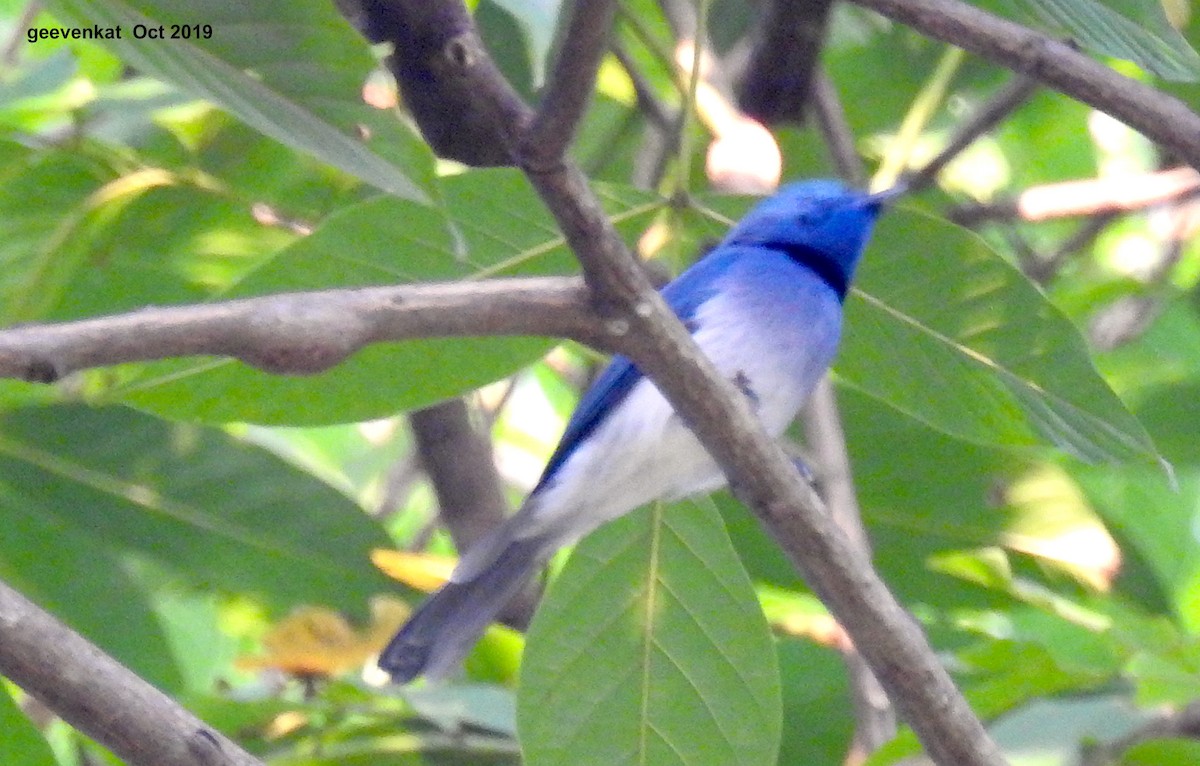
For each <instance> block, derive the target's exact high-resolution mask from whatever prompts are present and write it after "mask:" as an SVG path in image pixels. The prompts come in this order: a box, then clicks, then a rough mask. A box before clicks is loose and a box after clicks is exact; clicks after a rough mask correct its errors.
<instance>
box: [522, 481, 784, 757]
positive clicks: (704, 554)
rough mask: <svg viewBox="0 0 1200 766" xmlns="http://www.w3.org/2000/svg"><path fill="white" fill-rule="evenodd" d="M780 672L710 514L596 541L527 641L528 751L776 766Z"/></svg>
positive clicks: (557, 585)
mask: <svg viewBox="0 0 1200 766" xmlns="http://www.w3.org/2000/svg"><path fill="white" fill-rule="evenodd" d="M779 694H780V690H779V671H778V667H777V665H776V657H775V649H774V646H773V644H772V640H771V636H770V632H769V631H768V629H767V625H766V621H765V619H764V617H763V614H762V611H761V609H760V608H759V606H758V601H757V599H756V597H755V595H754V590H753V588H752V587H751V586H750V582H749V580H748V579H747V577H746V574H745V571H744V570H743V569H742V567H741V564H740V563H739V561H738V559H737V556H736V555H735V554H734V551H733V548H732V547H731V546H730V544H729V538H728V537H727V536H726V534H725V531H724V527H723V526H722V524H721V522H720V518H719V517H718V516H717V514H716V513H715V512H714V511H713V510H712V509H711V507H709V506H707V505H700V504H692V503H681V504H679V505H676V506H673V507H670V508H664V507H663V506H661V505H659V506H654V507H650V508H643V509H641V510H639V511H636V512H634V513H632V514H629V515H627V516H625V517H623V518H621V519H619V520H617V521H615V522H612V523H611V524H608V525H606V526H605V527H603V528H602V529H600V530H598V531H597V532H595V533H593V534H592V535H590V536H589V537H588V538H587V539H586V540H584V542H583V543H581V544H580V545H579V546H578V547H577V548H576V549H575V551H574V553H573V554H572V556H571V558H570V561H569V562H568V563H567V565H566V567H565V568H564V570H563V571H562V573H561V574H560V575H559V576H558V578H557V579H556V580H555V581H554V583H553V585H552V586H551V588H550V590H549V593H548V595H547V597H546V599H545V601H544V602H543V603H542V606H541V608H540V609H539V610H538V614H537V617H536V618H535V619H534V623H533V625H532V626H531V627H530V631H529V641H528V643H527V646H526V650H525V658H524V662H523V664H522V670H521V685H520V687H519V690H518V696H517V725H518V731H519V732H520V737H521V747H522V752H523V753H524V755H525V758H526V760H527V762H528V763H529V764H530V766H547V765H549V764H572V766H583V765H584V764H605V766H614V765H617V764H641V765H645V766H648V765H649V764H694V765H695V766H702V765H703V766H707V764H713V763H720V764H731V765H732V764H745V765H746V766H749V765H750V764H774V763H775V758H776V754H777V751H778V747H779V737H780V697H779Z"/></svg>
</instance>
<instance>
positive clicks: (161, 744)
mask: <svg viewBox="0 0 1200 766" xmlns="http://www.w3.org/2000/svg"><path fill="white" fill-rule="evenodd" d="M0 674H3V675H5V676H7V677H8V678H11V679H12V680H13V681H14V682H15V683H16V684H17V685H18V686H20V687H21V688H22V689H24V690H25V691H27V692H28V693H30V694H32V695H33V696H34V697H36V698H37V699H38V700H40V701H41V702H42V703H43V704H45V705H46V706H48V707H49V708H50V709H51V710H53V711H54V712H55V713H57V714H58V715H60V716H62V718H63V720H65V721H67V722H68V723H70V724H71V725H72V726H75V727H76V728H78V729H79V730H80V731H82V732H84V733H85V734H87V735H88V736H90V737H92V738H93V739H95V740H96V741H97V742H99V743H101V744H102V745H104V746H105V747H107V748H108V749H110V750H112V751H113V753H115V754H116V755H117V756H119V757H120V758H121V759H123V760H124V761H126V762H127V763H130V764H133V766H263V764H262V761H259V760H258V759H257V758H254V757H253V756H251V755H250V754H249V753H247V752H246V751H244V750H242V749H241V748H240V747H238V746H237V745H236V744H235V743H234V742H232V741H230V740H229V739H228V738H226V737H225V736H224V735H222V734H220V733H219V732H217V731H215V730H214V729H212V728H211V727H209V726H208V725H206V724H205V723H204V722H203V721H200V720H199V719H198V718H196V717H195V716H194V715H192V714H191V713H189V712H188V711H186V710H184V709H183V708H182V707H180V706H179V704H178V703H176V702H175V701H174V700H172V699H171V698H170V697H168V696H167V695H165V694H163V693H162V692H160V691H159V690H158V689H155V688H154V687H153V686H151V685H150V684H148V683H146V682H145V681H143V680H142V679H141V678H138V677H137V675H135V674H134V673H133V672H132V671H131V670H129V669H128V668H126V667H125V666H124V665H121V664H120V663H119V662H117V661H116V660H114V659H113V658H112V657H110V656H108V655H107V654H105V653H104V652H102V651H100V650H99V649H97V648H96V647H95V646H93V645H92V644H90V643H88V642H87V641H86V640H85V639H84V638H83V637H82V636H80V635H79V634H78V633H76V632H74V631H73V630H71V629H70V628H68V627H67V626H65V625H63V624H62V623H61V622H59V621H58V620H56V619H54V617H52V616H51V615H49V614H48V613H46V612H44V611H42V610H41V609H39V608H38V607H37V606H36V605H35V604H33V603H32V602H30V601H29V600H28V599H26V598H25V597H24V596H22V595H21V594H20V593H17V592H16V591H15V590H13V589H12V588H10V587H9V586H8V585H6V584H5V583H4V582H2V581H0Z"/></svg>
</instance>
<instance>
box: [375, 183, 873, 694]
mask: <svg viewBox="0 0 1200 766" xmlns="http://www.w3.org/2000/svg"><path fill="white" fill-rule="evenodd" d="M895 193H896V192H895V191H894V190H889V191H887V192H883V193H881V194H875V195H868V194H865V193H863V192H859V191H856V190H853V189H849V188H847V187H846V186H844V185H842V184H841V183H840V182H837V181H807V182H800V183H794V184H789V185H787V186H785V187H783V188H782V189H780V191H779V192H777V193H776V194H775V195H774V196H772V197H770V198H768V199H766V200H763V201H762V202H760V203H759V204H758V205H756V206H755V207H754V208H753V209H752V210H751V211H750V212H749V213H748V214H747V215H746V216H745V217H744V218H743V219H742V220H741V222H739V223H738V224H737V225H736V226H734V227H733V229H731V230H730V232H729V234H728V235H727V236H726V237H725V239H724V240H723V241H722V242H721V243H720V244H719V245H718V246H717V247H716V248H714V249H713V250H712V251H711V252H709V253H708V254H707V255H706V256H704V257H703V258H702V259H700V260H699V261H697V262H696V263H695V264H694V265H693V266H692V267H691V268H689V269H687V270H686V271H684V272H683V274H681V275H680V276H679V277H678V278H676V279H675V280H674V281H672V282H671V283H669V284H668V285H666V287H664V288H663V290H662V296H663V298H664V299H665V300H666V302H667V305H668V306H670V307H671V309H672V310H673V311H674V312H675V314H676V315H677V316H678V317H679V318H680V320H682V321H683V323H684V324H685V326H686V327H687V328H688V329H689V330H690V331H691V333H692V337H693V338H694V339H695V341H696V343H697V344H698V345H699V347H700V348H701V350H703V351H704V353H705V354H706V355H707V356H708V358H709V359H710V360H712V362H713V364H714V365H716V367H717V369H718V370H719V371H720V373H721V374H722V375H724V376H725V377H727V378H728V379H729V380H731V381H733V382H734V384H735V385H736V386H737V387H738V388H739V389H740V390H741V391H742V392H743V393H744V394H745V395H746V397H747V398H748V399H749V401H750V403H751V406H752V408H753V409H754V410H755V412H756V413H757V415H758V417H759V418H760V419H761V421H762V424H763V426H764V427H765V428H766V429H767V431H768V432H769V433H770V434H771V435H772V436H773V437H778V436H779V435H780V434H782V433H783V431H784V429H785V428H787V426H788V424H789V423H790V422H791V421H792V419H793V418H794V417H795V416H796V413H797V412H798V411H799V410H800V408H801V406H803V404H804V402H805V400H807V398H808V397H809V395H810V394H811V393H812V390H813V388H814V387H815V386H816V384H817V382H818V381H819V380H820V379H821V376H822V375H824V374H825V371H826V370H827V369H828V368H829V365H830V363H831V362H832V361H833V357H834V353H835V352H836V350H837V345H838V339H839V337H840V335H841V329H842V301H843V300H844V299H845V297H846V291H847V290H848V289H849V285H850V281H851V279H852V278H853V276H854V269H855V266H856V265H857V264H858V261H859V258H860V256H861V255H862V251H863V248H864V246H865V245H866V242H867V238H868V236H869V235H870V232H871V228H872V226H873V224H874V222H875V219H876V217H877V216H878V215H879V213H880V211H881V210H882V208H883V206H884V205H885V204H886V202H887V201H888V200H890V199H891V197H892V196H893V195H894V194H895ZM724 484H725V477H724V475H723V474H722V472H721V470H720V469H719V468H718V467H717V465H716V463H715V462H714V461H713V459H712V458H711V457H710V456H709V455H708V453H707V451H705V449H704V447H703V446H702V445H701V444H700V442H699V441H698V440H697V439H696V437H695V436H694V435H693V434H692V432H691V431H690V430H689V429H688V428H687V426H686V425H684V423H683V421H682V420H681V419H680V418H679V417H677V416H676V415H675V412H674V411H673V410H672V408H671V405H670V404H668V403H667V401H666V399H665V398H664V397H663V396H662V394H661V393H660V392H659V391H658V389H657V388H656V387H655V385H654V384H653V383H652V382H651V381H650V380H649V379H648V378H645V377H644V376H643V375H642V373H641V372H640V371H639V370H638V368H637V367H636V366H635V365H634V364H633V363H632V362H631V361H630V360H629V359H626V358H624V357H622V356H616V357H614V358H613V359H612V361H611V362H610V363H609V364H608V366H607V367H606V368H605V369H604V371H603V372H602V373H601V374H600V375H599V377H598V378H597V379H596V381H595V383H594V384H593V385H592V386H591V388H589V389H588V390H587V392H586V393H585V394H584V395H583V397H582V398H581V399H580V401H579V405H578V407H577V408H576V410H575V413H574V415H572V417H571V419H570V421H569V422H568V423H567V427H566V431H565V433H564V434H563V436H562V440H561V441H560V442H559V445H558V447H557V448H556V449H555V451H554V453H553V454H552V455H551V457H550V461H549V463H548V464H547V465H546V468H545V471H544V472H543V473H542V476H541V479H540V480H539V481H538V483H537V486H536V487H534V489H533V491H532V492H531V493H530V494H529V497H528V498H527V499H526V500H525V502H524V503H523V504H522V506H521V508H520V510H519V511H517V513H515V514H514V515H513V516H511V517H510V518H508V519H507V520H506V521H505V522H504V523H502V524H501V525H500V526H499V527H497V528H496V529H495V530H494V531H493V532H492V533H491V534H490V535H489V536H487V537H485V538H484V539H483V540H481V541H479V542H478V543H477V544H476V545H475V546H473V547H472V548H471V549H470V550H468V551H467V552H466V555H464V556H463V557H462V560H461V561H460V562H459V564H458V567H457V568H456V569H455V570H454V573H453V575H452V576H451V578H450V581H449V582H448V583H446V585H444V586H443V587H442V588H441V589H440V590H439V591H437V592H436V593H435V594H433V595H432V596H431V597H430V598H429V599H428V600H426V601H425V603H423V604H422V605H421V606H420V607H419V608H418V609H417V611H416V612H415V613H414V614H413V615H412V617H411V618H410V619H409V621H408V622H407V623H406V624H405V625H404V627H402V628H401V629H400V631H399V633H397V634H396V636H395V637H394V638H393V639H392V641H391V642H390V643H389V644H388V646H387V647H386V648H385V649H384V650H383V652H382V653H381V655H380V658H379V666H380V667H381V668H382V669H383V670H385V671H387V672H388V673H390V674H391V676H392V678H393V680H394V681H396V682H399V683H405V682H408V681H410V680H412V679H414V678H416V677H417V676H420V675H425V676H427V677H430V678H441V677H445V676H446V675H448V674H449V673H451V672H452V671H453V670H455V669H456V668H457V667H458V665H459V663H460V662H461V661H462V659H463V658H464V657H465V656H466V655H467V653H468V652H469V651H470V649H471V647H472V646H473V645H474V644H475V642H476V640H477V639H478V638H479V636H480V635H481V634H482V633H483V631H484V630H485V629H486V628H487V626H488V624H489V623H491V622H492V620H494V619H495V617H496V615H497V614H498V613H499V612H500V610H501V609H503V608H504V606H505V605H506V604H507V603H508V602H509V601H510V600H511V599H512V598H513V597H514V596H515V595H516V594H517V593H518V592H520V591H521V590H522V588H523V587H524V586H525V584H526V583H527V582H528V581H529V579H530V578H531V577H532V576H533V574H534V573H535V572H537V571H538V570H540V569H541V567H542V566H543V565H544V564H545V563H546V561H547V560H548V559H549V558H550V557H551V556H552V555H553V554H554V552H555V551H557V550H558V549H559V548H560V547H562V546H564V545H568V544H570V543H572V542H575V541H576V540H578V539H579V538H580V537H582V536H583V535H585V534H587V533H588V532H590V531H592V530H593V529H595V528H596V527H598V526H600V525H601V524H603V523H604V522H606V521H609V520H611V519H615V518H617V517H618V516H621V515H623V514H625V513H628V512H629V511H631V510H633V509H634V508H637V507H639V506H641V505H644V504H646V503H649V502H651V501H653V500H660V499H661V500H674V499H678V498H682V497H686V496H689V495H695V494H700V493H705V492H710V491H712V490H715V489H717V488H719V487H721V486H722V485H724Z"/></svg>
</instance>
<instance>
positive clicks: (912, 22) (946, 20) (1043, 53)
mask: <svg viewBox="0 0 1200 766" xmlns="http://www.w3.org/2000/svg"><path fill="white" fill-rule="evenodd" d="M854 2H855V3H857V4H858V5H861V6H863V7H864V8H870V9H871V10H873V11H876V12H878V13H880V14H882V15H884V16H887V17H888V18H890V19H893V20H895V21H898V22H900V23H901V24H906V25H908V26H910V27H912V28H913V29H916V30H917V31H919V32H922V33H924V34H926V35H929V36H930V37H933V38H936V39H938V40H942V41H944V42H947V43H950V44H951V45H957V46H958V47H960V48H963V49H965V50H968V51H971V52H972V53H975V54H978V55H980V56H983V57H984V58H988V59H991V60H993V61H996V62H998V63H1000V64H1002V65H1004V66H1006V67H1008V68H1009V69H1012V70H1013V71H1016V72H1020V73H1024V74H1028V75H1030V76H1031V77H1034V78H1036V79H1038V80H1040V81H1042V82H1043V83H1045V84H1047V85H1049V86H1050V87H1052V88H1054V89H1055V90H1057V91H1059V92H1061V93H1064V94H1066V95H1068V96H1070V97H1072V98H1075V99H1077V100H1079V101H1082V102H1083V103H1085V104H1088V105H1090V106H1093V107H1095V108H1096V109H1099V110H1100V111H1102V112H1107V113H1108V114H1110V115H1112V116H1113V117H1116V118H1117V119H1118V120H1121V121H1122V122H1124V123H1125V124H1127V125H1129V126H1130V127H1132V128H1134V129H1136V130H1138V131H1140V132H1141V133H1143V134H1144V135H1146V136H1147V137H1148V138H1150V139H1151V140H1153V141H1155V142H1157V143H1159V144H1161V145H1162V146H1164V147H1166V148H1168V149H1170V150H1172V151H1174V152H1177V153H1178V154H1179V156H1180V157H1182V158H1184V160H1186V161H1187V163H1188V164H1190V165H1192V166H1193V167H1196V168H1200V116H1197V115H1196V114H1195V113H1194V112H1192V111H1191V110H1190V109H1188V108H1187V106H1186V105H1184V104H1183V102H1181V101H1179V100H1178V99H1176V98H1174V97H1172V96H1169V95H1167V94H1165V93H1163V92H1161V91H1158V90H1155V89H1154V88H1151V87H1150V86H1148V85H1143V84H1142V83H1140V82H1137V81H1135V80H1131V79H1130V78H1128V77H1125V76H1124V75H1121V74H1118V73H1117V72H1115V71H1113V70H1112V69H1110V68H1108V67H1106V66H1104V65H1103V64H1101V63H1099V62H1097V61H1094V60H1092V59H1090V58H1088V57H1087V56H1085V55H1083V54H1082V53H1080V52H1079V51H1077V50H1075V49H1074V48H1072V47H1071V46H1070V45H1067V44H1066V43H1063V42H1060V41H1058V40H1055V39H1054V38H1051V37H1048V36H1046V35H1044V34H1042V33H1040V32H1035V31H1034V30H1032V29H1029V28H1027V27H1023V26H1021V25H1019V24H1015V23H1013V22H1011V21H1006V20H1004V19H1001V18H999V17H998V16H993V15H992V14H990V13H987V12H986V11H982V10H980V9H978V8H976V7H974V6H972V5H968V4H966V3H962V2H958V0H854Z"/></svg>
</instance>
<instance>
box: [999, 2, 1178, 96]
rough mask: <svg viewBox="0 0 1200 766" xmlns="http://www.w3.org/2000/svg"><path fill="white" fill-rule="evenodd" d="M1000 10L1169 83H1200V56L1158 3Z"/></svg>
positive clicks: (1023, 5)
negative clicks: (1173, 81)
mask: <svg viewBox="0 0 1200 766" xmlns="http://www.w3.org/2000/svg"><path fill="white" fill-rule="evenodd" d="M983 4H984V5H990V4H989V3H983ZM997 4H998V5H999V6H1001V7H1002V8H1006V9H1011V10H1013V11H1016V14H1015V15H1017V16H1018V17H1019V18H1020V20H1022V21H1026V22H1030V21H1031V22H1033V23H1034V24H1035V25H1037V26H1040V27H1042V28H1043V29H1046V30H1047V31H1049V32H1051V33H1052V34H1055V35H1068V36H1070V37H1072V38H1075V39H1077V40H1078V41H1079V42H1081V43H1083V44H1084V45H1085V46H1086V47H1088V48H1091V49H1092V50H1094V51H1096V52H1098V53H1103V54H1105V55H1108V56H1113V57H1116V58H1120V59H1127V60H1129V61H1133V62H1134V63H1136V64H1138V65H1139V66H1141V67H1143V68H1145V69H1147V70H1149V71H1151V72H1153V73H1154V74H1157V75H1158V76H1160V77H1163V78H1166V79H1168V80H1183V81H1188V82H1195V81H1196V80H1200V55H1197V53H1196V51H1195V50H1193V49H1192V47H1191V46H1190V45H1189V44H1188V42H1187V40H1185V39H1184V37H1183V35H1181V34H1180V33H1179V31H1178V30H1176V29H1175V28H1174V27H1172V26H1171V24H1170V22H1168V21H1167V17H1166V14H1165V13H1164V12H1163V8H1162V5H1161V4H1160V3H1159V2H1156V0H997ZM1010 15H1012V14H1010Z"/></svg>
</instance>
